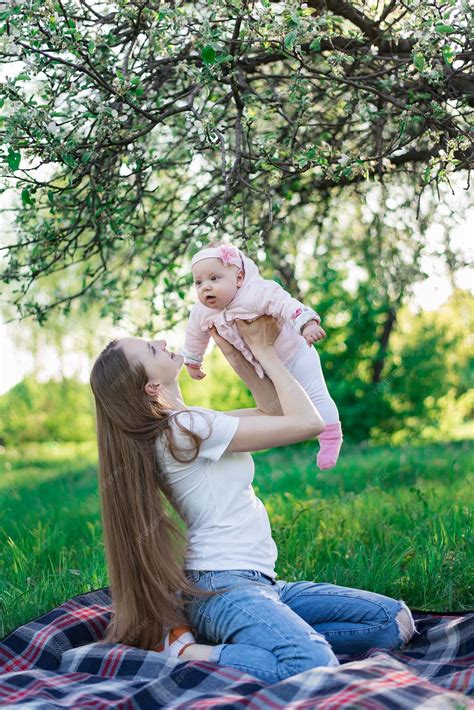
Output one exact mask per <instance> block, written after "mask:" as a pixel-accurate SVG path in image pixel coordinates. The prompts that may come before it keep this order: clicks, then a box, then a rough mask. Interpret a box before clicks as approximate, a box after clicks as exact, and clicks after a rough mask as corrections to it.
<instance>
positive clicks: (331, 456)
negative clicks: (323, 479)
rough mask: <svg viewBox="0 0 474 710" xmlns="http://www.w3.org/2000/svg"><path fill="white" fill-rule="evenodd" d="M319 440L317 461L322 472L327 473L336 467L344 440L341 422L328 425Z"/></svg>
mask: <svg viewBox="0 0 474 710" xmlns="http://www.w3.org/2000/svg"><path fill="white" fill-rule="evenodd" d="M318 439H319V453H318V456H317V458H316V461H317V464H318V467H319V468H320V470H321V471H325V470H326V469H328V468H332V467H333V466H335V465H336V463H337V459H338V457H339V451H340V450H341V446H342V439H343V437H342V427H341V422H340V421H339V422H335V424H326V428H325V429H324V431H322V432H321V434H320V435H319V437H318Z"/></svg>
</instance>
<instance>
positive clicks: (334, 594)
mask: <svg viewBox="0 0 474 710" xmlns="http://www.w3.org/2000/svg"><path fill="white" fill-rule="evenodd" d="M310 596H313V593H312V592H301V593H300V594H298V595H297V597H296V599H298V597H310ZM318 596H321V597H345V598H346V599H354V596H353V595H351V594H338V593H337V592H324V593H321V594H318ZM367 601H370V602H371V603H372V604H376V605H377V606H378V607H380V608H381V609H383V610H384V612H385V614H386V615H387V620H386V621H385V622H384V623H383V624H377V625H375V626H369V627H367V629H366V630H367V631H374V629H382V628H384V627H385V626H388V625H389V624H391V623H392V621H395V619H392V618H391V616H390V614H389V613H388V611H387V609H386V607H385V605H384V604H381V603H380V602H376V601H373V600H372V599H368V600H367ZM398 611H399V610H398ZM398 611H397V614H398ZM395 616H396V615H395ZM395 623H396V622H395ZM350 632H351V629H346V630H345V631H343V632H342V633H345V634H347V633H350ZM339 633H341V632H340V631H337V630H334V631H325V632H324V636H326V634H328V635H336V636H337V635H338V634H339ZM354 633H360V631H359V630H354Z"/></svg>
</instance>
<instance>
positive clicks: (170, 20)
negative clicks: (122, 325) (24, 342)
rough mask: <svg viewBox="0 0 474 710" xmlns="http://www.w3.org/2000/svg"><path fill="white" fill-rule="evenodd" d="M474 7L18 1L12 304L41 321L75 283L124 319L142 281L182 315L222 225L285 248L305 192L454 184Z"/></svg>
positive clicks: (6, 147) (162, 304) (11, 154)
mask: <svg viewBox="0 0 474 710" xmlns="http://www.w3.org/2000/svg"><path fill="white" fill-rule="evenodd" d="M469 12H470V11H469V7H468V3H467V2H465V1H463V2H461V3H456V2H454V0H448V1H447V2H444V1H438V0H435V1H434V2H432V3H430V4H429V5H427V4H426V3H422V2H419V1H412V2H409V3H395V2H387V3H385V4H384V3H382V2H377V3H373V4H372V5H370V6H366V4H364V3H361V2H358V1H357V0H355V1H354V2H345V1H343V0H327V1H326V2H321V0H310V1H309V2H308V3H307V4H306V5H300V4H299V3H298V2H295V1H294V0H290V1H288V2H285V3H272V2H269V0H261V2H258V1H257V0H226V1H224V2H222V3H211V2H204V0H201V1H198V2H194V3H184V2H177V3H167V4H163V3H161V2H158V1H157V0H149V1H148V2H143V3H138V2H135V0H115V2H111V3H108V4H107V6H104V5H103V4H102V3H98V2H95V1H93V2H92V3H86V2H85V1H84V0H12V1H11V2H10V3H9V4H8V5H7V7H6V8H5V9H3V10H2V11H1V14H0V23H1V24H0V33H1V36H2V49H1V50H0V56H2V59H3V61H4V63H5V64H8V63H9V62H12V63H13V64H12V72H11V75H10V76H8V77H7V78H6V79H5V80H4V81H3V82H2V83H1V84H0V103H1V104H2V105H3V116H2V117H1V118H2V130H1V134H2V139H3V153H2V154H3V162H4V170H5V172H6V175H7V177H8V179H7V182H6V183H5V184H6V186H11V185H15V187H16V190H17V194H18V195H19V197H20V202H19V205H18V213H17V219H16V222H15V231H16V237H15V242H14V243H12V244H7V245H5V247H4V251H5V254H6V264H5V268H4V269H3V273H2V279H3V281H4V282H5V283H6V284H8V285H9V288H10V289H11V296H12V299H11V303H12V304H13V305H14V306H15V309H16V310H17V312H18V313H19V314H20V315H21V316H24V315H33V316H34V317H35V318H37V319H38V320H39V321H40V322H44V321H45V320H46V318H47V316H48V313H49V312H50V310H51V309H54V308H60V309H62V310H64V311H65V312H66V313H68V312H69V309H70V308H71V303H72V302H73V301H74V300H76V299H81V302H82V306H83V307H84V308H87V307H88V305H90V304H93V303H97V302H100V304H101V314H102V315H106V314H111V315H112V316H113V317H114V318H117V319H119V318H120V316H121V315H123V312H124V311H125V310H126V302H127V299H128V298H129V297H130V296H133V295H135V294H137V293H138V292H140V293H143V297H144V298H145V299H146V302H147V304H148V307H149V313H150V317H151V316H153V315H155V316H156V315H163V316H164V318H165V320H166V322H167V323H168V324H170V325H171V326H172V325H173V324H174V323H176V322H178V321H179V319H180V318H181V317H182V315H183V312H184V310H185V308H184V305H183V300H184V299H185V293H186V287H187V286H188V285H189V283H190V275H189V273H187V271H186V270H183V269H182V268H181V267H182V265H183V263H184V261H185V257H186V256H188V255H189V252H190V251H191V250H193V249H195V248H197V247H199V246H200V245H201V244H202V243H205V242H206V241H207V239H208V238H209V237H211V236H212V237H213V238H215V237H216V236H217V237H222V236H228V237H230V238H231V239H238V240H239V243H240V244H245V245H246V246H247V248H248V249H249V252H250V253H251V255H255V254H256V253H257V251H258V249H259V248H260V247H262V246H265V248H266V250H267V251H269V252H270V253H271V251H272V249H271V247H274V248H275V250H276V251H277V252H278V250H279V248H280V247H281V245H280V244H279V242H278V240H277V238H276V235H275V233H274V232H273V220H274V217H275V214H276V213H277V211H278V210H279V209H280V208H281V207H282V205H283V204H284V202H285V200H286V199H287V195H288V194H289V193H293V194H297V196H298V200H297V201H298V212H299V215H300V220H301V219H302V218H303V217H304V208H305V207H306V206H311V205H313V204H314V203H315V202H316V203H317V204H319V203H318V200H317V196H319V195H320V196H322V198H323V199H326V197H327V195H332V191H333V190H340V189H341V188H343V187H344V186H347V185H350V186H356V185H362V184H363V182H364V181H365V180H375V181H381V180H385V181H386V182H387V184H390V183H393V182H394V181H395V176H396V181H397V182H399V181H400V180H401V179H402V178H404V177H405V176H408V177H409V178H410V181H411V182H410V185H411V189H412V196H413V194H414V192H415V189H416V190H417V191H418V193H420V192H421V191H422V190H423V189H424V187H426V186H428V185H430V184H436V185H438V183H439V182H440V181H443V180H449V176H450V174H451V173H452V172H453V171H454V170H460V169H463V168H467V167H469V165H470V141H469V137H468V120H469V116H470V112H471V108H472V104H473V82H472V78H471V77H470V75H469V68H470V66H471V63H472V53H471V50H470V45H469V39H468V27H469V20H470V16H469ZM18 61H21V67H20V70H19V71H16V66H18V65H17V64H15V63H17V62H18ZM28 161H30V162H31V165H28ZM39 167H41V171H40V174H37V172H38V171H37V168H39ZM303 221H304V220H303ZM303 229H305V225H304V224H303ZM284 252H285V250H284V249H283V253H284ZM275 256H276V255H275ZM271 266H273V268H279V266H278V265H277V263H276V261H273V262H270V267H271ZM58 274H59V275H60V276H61V277H63V278H61V280H60V282H59V283H58V284H57V286H56V287H54V288H50V289H42V288H41V286H42V284H43V281H42V279H43V278H44V276H47V275H58ZM286 284H287V285H291V280H289V281H288V280H287V282H286ZM162 325H163V324H160V327H162Z"/></svg>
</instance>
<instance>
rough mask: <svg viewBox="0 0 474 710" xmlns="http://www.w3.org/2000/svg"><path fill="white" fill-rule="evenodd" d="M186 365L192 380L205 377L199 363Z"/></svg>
mask: <svg viewBox="0 0 474 710" xmlns="http://www.w3.org/2000/svg"><path fill="white" fill-rule="evenodd" d="M186 367H187V368H188V372H189V374H190V376H191V377H192V378H193V380H202V379H203V378H204V377H206V373H205V372H203V371H202V370H201V366H200V365H186Z"/></svg>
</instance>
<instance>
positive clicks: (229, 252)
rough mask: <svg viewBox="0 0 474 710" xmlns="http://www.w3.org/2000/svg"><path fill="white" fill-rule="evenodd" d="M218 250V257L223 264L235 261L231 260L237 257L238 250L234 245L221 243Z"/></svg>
mask: <svg viewBox="0 0 474 710" xmlns="http://www.w3.org/2000/svg"><path fill="white" fill-rule="evenodd" d="M218 252H219V259H221V260H222V262H223V263H224V264H232V263H235V262H234V261H233V260H234V259H238V258H239V252H238V250H237V249H236V248H235V247H229V246H226V245H223V246H221V247H219V248H218Z"/></svg>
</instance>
